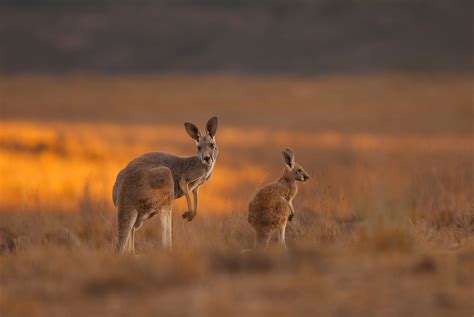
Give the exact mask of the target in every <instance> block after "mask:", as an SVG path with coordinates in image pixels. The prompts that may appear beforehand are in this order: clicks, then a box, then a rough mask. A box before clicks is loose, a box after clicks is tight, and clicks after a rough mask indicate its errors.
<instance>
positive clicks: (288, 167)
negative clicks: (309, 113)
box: [248, 149, 309, 248]
mask: <svg viewBox="0 0 474 317" xmlns="http://www.w3.org/2000/svg"><path fill="white" fill-rule="evenodd" d="M282 156H283V162H284V163H285V169H284V170H283V175H282V176H281V177H280V179H278V180H276V181H275V182H273V183H270V184H268V185H266V186H264V187H263V188H262V189H260V190H259V191H258V192H257V193H256V194H255V197H254V198H253V199H252V200H251V201H250V203H249V215H248V222H249V223H250V225H251V226H252V227H253V229H254V230H255V247H256V248H265V247H266V246H267V245H268V242H269V240H270V236H271V233H272V232H273V231H274V230H278V231H279V236H278V237H279V243H280V245H282V246H283V247H286V242H285V229H286V225H287V223H288V221H291V220H292V219H293V216H294V214H295V210H294V208H293V198H294V197H295V196H296V194H297V192H298V185H297V184H296V181H301V182H307V181H308V179H309V175H308V173H306V171H305V170H304V169H303V167H301V165H299V164H298V163H295V156H294V154H293V151H291V150H290V149H286V150H284V151H283V152H282Z"/></svg>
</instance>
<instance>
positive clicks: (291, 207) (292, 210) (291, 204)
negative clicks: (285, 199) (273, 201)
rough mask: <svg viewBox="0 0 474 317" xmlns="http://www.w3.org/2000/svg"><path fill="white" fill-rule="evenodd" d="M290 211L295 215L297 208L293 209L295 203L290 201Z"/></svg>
mask: <svg viewBox="0 0 474 317" xmlns="http://www.w3.org/2000/svg"><path fill="white" fill-rule="evenodd" d="M289 204H290V210H291V213H292V214H294V213H295V208H293V202H292V201H290V203H289Z"/></svg>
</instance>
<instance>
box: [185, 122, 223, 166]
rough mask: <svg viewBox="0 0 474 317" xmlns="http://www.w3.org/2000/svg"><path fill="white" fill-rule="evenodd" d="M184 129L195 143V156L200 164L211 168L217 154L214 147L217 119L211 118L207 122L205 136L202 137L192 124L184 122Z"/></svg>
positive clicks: (215, 146)
mask: <svg viewBox="0 0 474 317" xmlns="http://www.w3.org/2000/svg"><path fill="white" fill-rule="evenodd" d="M184 127H185V128H186V132H188V134H189V136H190V137H191V138H192V139H193V140H194V141H196V150H197V155H198V157H199V158H200V159H201V162H202V163H203V164H205V165H207V166H212V165H213V164H214V162H215V161H216V158H217V154H218V150H217V145H216V131H217V117H212V118H211V119H209V121H207V124H206V134H205V135H202V134H201V132H200V131H199V129H198V128H197V127H196V126H195V125H194V124H192V123H189V122H186V123H184Z"/></svg>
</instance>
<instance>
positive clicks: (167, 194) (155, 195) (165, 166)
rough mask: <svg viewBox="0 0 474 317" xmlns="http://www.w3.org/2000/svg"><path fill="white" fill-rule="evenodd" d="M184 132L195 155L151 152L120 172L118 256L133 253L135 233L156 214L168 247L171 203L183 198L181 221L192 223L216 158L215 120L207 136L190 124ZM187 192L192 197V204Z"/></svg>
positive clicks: (114, 193) (116, 187)
mask: <svg viewBox="0 0 474 317" xmlns="http://www.w3.org/2000/svg"><path fill="white" fill-rule="evenodd" d="M185 127H186V131H187V132H188V134H189V135H190V136H191V137H192V138H193V139H194V140H195V141H196V147H197V152H198V153H197V155H196V156H190V157H181V156H176V155H173V154H168V153H162V152H152V153H147V154H144V155H142V156H140V157H137V158H136V159H134V160H132V161H131V162H130V163H128V165H127V166H126V167H125V168H124V169H123V170H121V171H120V172H119V174H118V175H117V179H116V181H115V184H114V187H113V191H112V200H113V202H114V204H115V205H116V206H117V220H118V243H117V249H118V250H119V251H120V252H124V251H126V250H125V248H126V247H127V251H130V252H134V240H135V231H136V230H138V229H139V228H140V227H141V225H142V223H143V222H144V221H146V220H148V219H150V218H152V217H154V216H155V215H157V214H159V215H160V218H161V223H162V237H163V241H162V243H163V245H164V246H166V247H171V210H172V205H173V200H175V199H177V198H180V197H182V196H183V195H184V196H185V197H186V201H187V203H188V210H187V211H186V212H185V213H184V214H183V218H184V219H187V220H188V221H191V220H192V219H193V218H194V217H195V216H196V214H197V207H198V196H197V190H198V188H199V186H201V185H202V184H204V182H206V181H207V180H208V179H209V178H210V176H211V173H212V170H213V167H214V164H215V161H216V157H217V147H216V146H215V132H216V129H217V118H216V117H214V118H211V119H210V120H209V121H208V124H207V127H206V130H207V134H206V135H201V133H200V132H199V130H198V129H197V128H196V127H195V126H194V125H193V124H191V123H186V124H185ZM190 192H192V193H193V196H194V207H193V206H192V204H191V198H190V194H189V193H190Z"/></svg>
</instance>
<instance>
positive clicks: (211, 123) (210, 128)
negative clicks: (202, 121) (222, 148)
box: [206, 117, 217, 138]
mask: <svg viewBox="0 0 474 317" xmlns="http://www.w3.org/2000/svg"><path fill="white" fill-rule="evenodd" d="M206 131H207V133H209V135H210V136H211V138H213V137H214V136H215V135H216V132H217V117H212V118H211V119H209V120H208V121H207V123H206Z"/></svg>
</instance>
